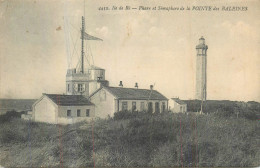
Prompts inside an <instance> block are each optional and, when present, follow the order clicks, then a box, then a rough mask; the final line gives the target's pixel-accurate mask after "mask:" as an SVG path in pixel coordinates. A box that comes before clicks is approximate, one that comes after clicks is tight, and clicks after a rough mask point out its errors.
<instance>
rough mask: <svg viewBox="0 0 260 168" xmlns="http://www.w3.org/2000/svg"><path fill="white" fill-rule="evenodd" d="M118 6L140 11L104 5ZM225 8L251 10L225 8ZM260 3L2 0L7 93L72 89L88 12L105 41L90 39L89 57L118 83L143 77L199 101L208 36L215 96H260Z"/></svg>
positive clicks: (2, 80) (0, 87)
mask: <svg viewBox="0 0 260 168" xmlns="http://www.w3.org/2000/svg"><path fill="white" fill-rule="evenodd" d="M112 6H117V7H119V6H123V7H125V6H131V7H134V8H135V7H136V8H137V9H136V10H129V11H127V10H115V11H113V10H109V11H101V10H98V9H99V7H109V8H110V9H111V8H112ZM139 6H148V7H155V6H156V7H157V8H158V6H165V7H168V6H172V7H182V6H183V7H184V8H186V7H187V6H190V7H192V6H216V7H220V11H197V10H196V11H195V10H191V11H187V10H184V11H159V10H156V11H152V10H148V11H147V10H146V11H144V10H139ZM222 6H231V7H233V6H235V7H241V6H243V7H247V9H248V10H247V11H222V10H221V8H222ZM259 6H260V1H259V0H241V1H240V0H237V1H234V0H226V1H222V0H221V1H220V0H210V1H208V0H187V1H186V0H163V1H159V0H95V1H94V0H85V7H84V1H83V0H78V1H65V0H41V1H39V0H8V1H7V0H2V1H0V23H1V25H0V98H34V99H35V98H39V97H40V96H41V95H42V93H61V94H62V93H65V80H66V71H67V68H69V67H70V68H73V67H75V66H76V65H77V61H78V58H79V54H80V47H81V46H80V38H79V37H80V36H79V30H80V26H81V25H80V24H81V16H82V15H85V19H86V32H87V33H89V34H91V35H93V36H96V37H99V38H102V39H103V41H102V42H100V41H87V46H88V52H89V53H91V54H92V56H93V58H94V59H93V60H94V61H93V60H92V59H91V57H90V58H89V60H90V62H94V65H96V66H98V67H102V68H104V69H106V79H107V80H109V82H110V85H111V86H118V84H119V81H123V84H124V87H134V84H135V83H136V82H138V85H139V88H147V89H148V88H149V86H150V85H151V84H153V85H154V89H156V90H158V91H159V92H161V93H162V94H164V95H165V96H166V97H168V98H171V97H180V98H181V99H194V97H195V81H196V77H195V74H196V69H195V68H196V49H195V47H196V45H197V44H198V43H199V38H200V37H201V36H203V37H204V38H205V40H206V44H207V45H208V55H207V60H208V62H207V97H208V99H211V100H238V101H251V100H254V101H260V87H259V86H260V68H259V65H260V56H259V53H260V37H259V36H260V33H259V30H260V21H259V16H260V10H259V9H260V8H259ZM84 9H85V12H84ZM84 13H85V14H84ZM74 46H75V47H74ZM74 48H75V49H74ZM90 51H91V52H90Z"/></svg>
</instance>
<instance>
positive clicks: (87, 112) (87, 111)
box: [86, 109, 90, 117]
mask: <svg viewBox="0 0 260 168" xmlns="http://www.w3.org/2000/svg"><path fill="white" fill-rule="evenodd" d="M89 112H90V110H89V109H87V110H86V117H89Z"/></svg>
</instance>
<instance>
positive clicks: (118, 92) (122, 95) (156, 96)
mask: <svg viewBox="0 0 260 168" xmlns="http://www.w3.org/2000/svg"><path fill="white" fill-rule="evenodd" d="M104 88H105V89H106V90H108V91H109V92H110V93H111V94H113V95H114V96H115V97H116V98H118V99H126V100H168V99H167V98H166V97H165V96H164V95H162V94H161V93H159V92H158V91H156V90H150V89H136V88H124V87H104Z"/></svg>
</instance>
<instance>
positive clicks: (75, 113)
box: [32, 94, 95, 124]
mask: <svg viewBox="0 0 260 168" xmlns="http://www.w3.org/2000/svg"><path fill="white" fill-rule="evenodd" d="M32 110H33V112H32V120H33V121H37V122H46V123H52V124H72V123H76V122H80V121H86V120H89V119H92V118H94V117H95V106H94V104H93V103H91V102H90V101H89V100H88V99H87V98H86V97H84V96H82V95H62V94H43V95H42V97H41V98H40V99H38V100H37V101H36V102H35V103H34V104H33V106H32Z"/></svg>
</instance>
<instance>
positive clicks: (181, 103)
mask: <svg viewBox="0 0 260 168" xmlns="http://www.w3.org/2000/svg"><path fill="white" fill-rule="evenodd" d="M172 100H174V101H175V102H176V103H178V104H180V105H185V104H187V103H185V102H184V101H182V100H180V99H179V98H172Z"/></svg>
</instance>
